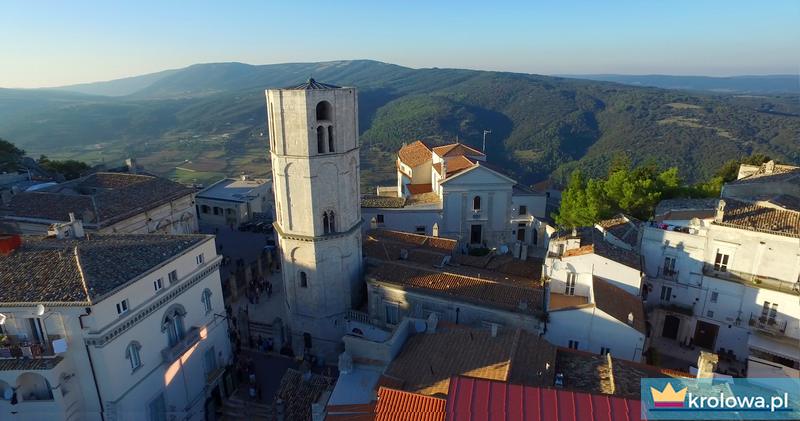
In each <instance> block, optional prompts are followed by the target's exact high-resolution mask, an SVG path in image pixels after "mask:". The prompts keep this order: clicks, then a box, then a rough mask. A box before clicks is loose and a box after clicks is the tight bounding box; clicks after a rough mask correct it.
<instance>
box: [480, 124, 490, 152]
mask: <svg viewBox="0 0 800 421" xmlns="http://www.w3.org/2000/svg"><path fill="white" fill-rule="evenodd" d="M491 133H492V131H491V130H484V131H483V151H482V152H483V153H486V135H487V134H491Z"/></svg>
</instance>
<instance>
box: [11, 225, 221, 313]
mask: <svg viewBox="0 0 800 421" xmlns="http://www.w3.org/2000/svg"><path fill="white" fill-rule="evenodd" d="M211 238H213V236H208V235H156V234H149V235H131V234H127V235H88V236H87V237H86V238H81V239H57V238H54V237H23V241H22V245H21V246H20V247H19V248H17V249H16V250H14V251H12V252H11V253H9V254H7V255H0V303H3V304H9V303H76V304H77V303H81V304H83V303H94V302H97V301H99V300H102V299H103V298H104V297H105V295H107V294H109V293H111V292H112V291H115V290H116V289H117V288H119V287H122V286H123V285H125V284H127V283H128V282H130V281H131V280H133V279H135V278H137V277H138V276H139V275H141V274H143V273H146V272H148V271H150V270H151V269H153V268H155V267H156V266H158V265H160V264H161V263H163V262H166V261H168V260H170V259H172V258H173V257H175V256H178V255H180V254H182V253H184V252H186V251H187V250H189V249H191V248H193V247H195V246H196V245H197V244H199V243H201V242H203V241H206V240H209V239H211Z"/></svg>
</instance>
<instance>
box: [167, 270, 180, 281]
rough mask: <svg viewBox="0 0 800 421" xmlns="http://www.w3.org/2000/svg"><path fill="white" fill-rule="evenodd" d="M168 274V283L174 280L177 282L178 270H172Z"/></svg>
mask: <svg viewBox="0 0 800 421" xmlns="http://www.w3.org/2000/svg"><path fill="white" fill-rule="evenodd" d="M168 276H169V283H170V284H174V283H175V282H178V271H177V270H173V271H172V272H170V273H169V275H168Z"/></svg>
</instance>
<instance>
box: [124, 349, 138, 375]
mask: <svg viewBox="0 0 800 421" xmlns="http://www.w3.org/2000/svg"><path fill="white" fill-rule="evenodd" d="M141 348H142V346H141V345H139V343H138V342H131V343H130V345H128V348H127V349H126V350H125V358H127V359H128V362H130V363H131V371H136V370H137V369H138V368H139V367H141V366H142V359H141V358H140V357H139V350H140V349H141Z"/></svg>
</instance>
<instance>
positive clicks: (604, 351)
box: [600, 346, 611, 355]
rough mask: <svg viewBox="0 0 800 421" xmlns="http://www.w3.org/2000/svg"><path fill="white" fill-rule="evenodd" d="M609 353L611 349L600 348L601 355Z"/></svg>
mask: <svg viewBox="0 0 800 421" xmlns="http://www.w3.org/2000/svg"><path fill="white" fill-rule="evenodd" d="M609 352H611V348H608V347H605V346H601V347H600V355H606V354H608V353H609Z"/></svg>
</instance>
